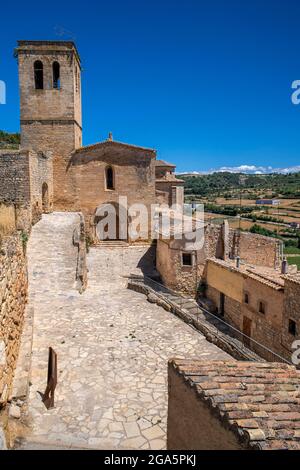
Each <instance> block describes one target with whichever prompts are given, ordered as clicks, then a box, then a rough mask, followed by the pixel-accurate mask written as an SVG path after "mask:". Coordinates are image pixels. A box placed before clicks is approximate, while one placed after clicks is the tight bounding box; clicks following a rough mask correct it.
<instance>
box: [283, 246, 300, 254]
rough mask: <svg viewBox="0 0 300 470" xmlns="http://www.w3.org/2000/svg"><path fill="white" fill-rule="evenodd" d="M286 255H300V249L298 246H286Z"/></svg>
mask: <svg viewBox="0 0 300 470" xmlns="http://www.w3.org/2000/svg"><path fill="white" fill-rule="evenodd" d="M284 254H286V255H300V248H297V247H296V246H286V247H284Z"/></svg>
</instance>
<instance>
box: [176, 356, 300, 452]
mask: <svg viewBox="0 0 300 470" xmlns="http://www.w3.org/2000/svg"><path fill="white" fill-rule="evenodd" d="M170 366H171V367H173V368H174V369H175V370H176V372H177V373H178V374H180V375H181V376H182V377H183V378H184V380H185V381H186V382H187V383H188V384H189V385H190V386H191V387H192V388H194V390H195V391H196V393H197V395H198V397H199V399H201V400H203V401H204V402H205V403H206V405H207V406H208V407H210V408H211V409H212V411H213V412H214V414H215V415H217V416H219V419H220V421H221V422H222V424H223V425H224V426H225V427H226V428H228V427H229V428H230V429H231V430H232V431H233V432H234V433H235V434H236V436H237V437H238V439H239V440H240V441H241V443H242V444H243V445H244V446H245V447H247V448H252V449H262V450H276V449H281V450H285V449H286V450H291V449H293V450H294V449H295V450H296V449H300V373H299V372H298V371H297V370H296V368H295V367H294V366H290V365H288V364H281V363H256V362H224V361H212V362H202V361H193V360H190V361H186V360H181V359H173V360H171V361H170Z"/></svg>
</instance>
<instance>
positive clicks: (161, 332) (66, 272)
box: [24, 213, 229, 449]
mask: <svg viewBox="0 0 300 470" xmlns="http://www.w3.org/2000/svg"><path fill="white" fill-rule="evenodd" d="M77 221H78V215H77V214H71V213H63V214H62V213H54V214H50V215H45V216H43V219H42V221H40V222H39V223H38V224H37V225H36V226H34V227H33V231H32V235H31V238H30V242H29V246H28V255H29V256H28V259H29V278H30V305H31V306H33V307H34V335H33V353H32V378H31V382H32V386H31V390H30V398H29V417H30V422H31V426H32V432H31V434H30V435H29V436H28V437H27V440H26V442H25V443H24V447H25V448H26V447H27V448H31V447H34V446H35V445H37V443H39V445H45V446H48V447H49V446H50V447H51V446H53V447H56V446H61V447H63V448H68V447H74V448H76V447H77V448H98V449H116V448H119V449H130V448H134V449H136V448H139V449H163V448H165V447H166V425H167V361H168V359H169V358H172V357H184V358H197V359H201V358H202V359H207V360H214V359H226V358H229V356H228V355H227V354H225V353H224V352H223V351H221V350H220V349H218V348H217V347H216V346H214V345H213V344H210V343H208V342H207V341H206V339H205V338H204V337H203V336H202V335H201V334H200V333H199V332H197V331H194V330H193V329H192V328H191V327H189V326H188V325H186V324H185V323H183V322H182V321H181V320H179V319H178V318H176V317H175V316H173V315H172V314H171V313H169V312H166V311H165V310H163V309H162V308H161V307H158V306H157V305H155V304H150V303H149V302H147V299H146V297H145V296H143V295H142V294H138V293H136V292H133V291H131V290H127V289H126V279H125V278H124V277H123V275H126V274H130V272H132V271H133V270H134V269H136V266H137V264H138V261H139V259H140V258H141V257H142V256H143V255H144V253H145V251H146V250H147V248H145V247H139V248H137V247H103V248H102V247H101V248H92V249H91V250H90V252H89V255H88V268H89V273H88V288H87V290H86V291H85V292H84V293H83V294H82V295H80V294H79V293H78V292H77V291H76V290H75V287H74V279H75V268H76V249H75V248H74V247H73V245H72V233H73V229H74V224H76V223H77ZM49 346H52V347H53V348H54V349H55V351H56V352H57V354H58V385H57V389H56V407H55V409H53V410H49V411H47V410H46V408H45V407H44V405H43V403H42V402H41V396H40V394H39V393H38V392H44V389H45V385H46V377H47V358H48V347H49Z"/></svg>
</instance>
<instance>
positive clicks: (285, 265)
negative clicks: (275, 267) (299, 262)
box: [281, 257, 289, 274]
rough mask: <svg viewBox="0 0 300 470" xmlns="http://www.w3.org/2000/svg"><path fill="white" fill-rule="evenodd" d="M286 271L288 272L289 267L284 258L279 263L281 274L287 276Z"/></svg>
mask: <svg viewBox="0 0 300 470" xmlns="http://www.w3.org/2000/svg"><path fill="white" fill-rule="evenodd" d="M288 271H289V265H288V262H287V259H286V257H284V258H283V261H282V263H281V274H287V273H288Z"/></svg>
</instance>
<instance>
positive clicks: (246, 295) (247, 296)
mask: <svg viewBox="0 0 300 470" xmlns="http://www.w3.org/2000/svg"><path fill="white" fill-rule="evenodd" d="M244 302H245V304H248V303H249V294H247V292H245V294H244Z"/></svg>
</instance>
